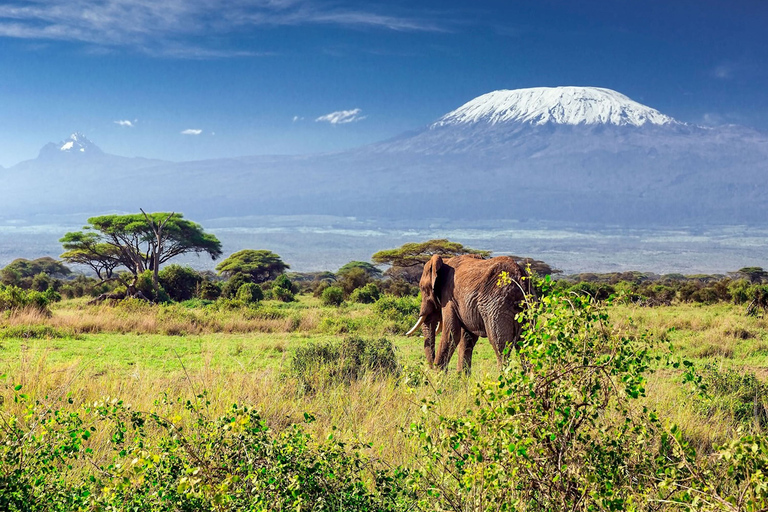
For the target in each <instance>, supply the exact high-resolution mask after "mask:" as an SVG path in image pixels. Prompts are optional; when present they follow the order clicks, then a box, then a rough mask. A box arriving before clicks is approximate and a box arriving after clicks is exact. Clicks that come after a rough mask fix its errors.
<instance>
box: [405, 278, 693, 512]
mask: <svg viewBox="0 0 768 512" xmlns="http://www.w3.org/2000/svg"><path fill="white" fill-rule="evenodd" d="M548 283H549V280H545V281H544V282H542V283H541V284H540V285H539V286H540V287H541V290H542V296H541V298H540V299H539V300H537V301H532V302H531V304H530V306H529V307H528V308H527V309H526V310H525V311H524V312H523V313H522V321H523V325H524V329H523V334H522V339H521V341H520V351H519V355H520V359H521V366H522V368H518V367H516V366H510V367H508V368H506V369H505V371H504V372H503V373H502V374H501V375H499V376H498V378H493V379H489V380H486V381H484V382H482V383H481V384H480V385H479V387H478V389H477V392H476V395H475V396H476V402H475V404H476V405H475V406H474V407H472V408H471V409H469V410H467V411H466V412H465V413H462V414H457V415H446V414H443V413H442V412H441V411H438V410H436V409H435V408H436V404H435V403H434V402H429V401H427V402H425V404H424V407H425V409H426V410H427V411H431V412H432V413H434V414H428V415H426V416H425V417H424V419H423V420H422V421H421V422H417V423H416V424H414V426H413V427H412V430H411V435H412V436H413V438H414V439H418V440H419V441H420V443H421V446H422V450H423V451H422V455H423V457H424V460H423V461H422V462H421V463H420V466H421V467H422V468H423V470H422V471H421V472H420V473H419V475H418V477H417V482H418V485H419V486H420V488H421V489H422V491H423V492H424V494H425V495H427V496H429V498H428V499H426V500H425V501H424V503H423V505H424V506H429V507H431V509H437V510H454V504H457V503H460V504H461V507H462V508H461V510H506V511H513V510H515V511H516V510H580V511H587V510H626V509H634V508H635V506H636V505H639V506H641V507H642V505H643V504H645V503H646V502H648V500H650V499H668V500H672V501H675V500H677V499H682V498H684V497H685V496H684V491H683V490H682V489H681V488H677V487H675V484H672V485H665V484H661V482H663V481H665V478H666V476H665V475H668V474H670V472H671V471H677V472H676V473H674V474H675V475H676V476H675V478H680V480H679V481H680V482H681V483H683V484H685V483H686V479H688V478H690V476H691V475H690V473H686V472H685V471H682V470H677V469H676V468H677V467H681V466H678V465H679V464H681V458H682V459H683V460H684V462H683V464H685V463H688V462H689V460H690V459H689V458H687V457H689V455H690V454H689V453H688V452H685V453H684V454H682V455H680V454H679V453H675V451H674V450H672V449H670V450H669V453H667V452H664V453H663V454H662V453H658V452H656V450H657V448H656V447H655V446H654V442H653V441H650V442H649V440H651V439H654V438H656V439H658V438H659V437H662V429H663V426H662V424H661V422H660V421H659V420H658V418H657V417H656V414H655V413H654V412H653V411H649V410H648V409H647V408H646V406H644V405H643V404H642V403H638V402H640V401H639V400H637V399H638V398H640V397H643V396H644V395H645V382H646V381H645V374H646V373H647V372H648V369H649V367H650V365H651V364H652V361H653V358H652V357H651V356H650V352H649V351H648V350H649V349H650V348H651V346H649V342H648V341H647V340H645V339H644V338H643V339H641V340H638V341H634V340H633V339H630V338H624V337H620V336H618V335H616V334H614V331H612V329H611V326H610V325H609V324H608V315H607V314H606V312H605V311H604V310H603V309H601V307H600V306H599V305H598V303H596V302H594V300H593V299H592V297H590V296H587V295H576V296H574V295H573V294H569V293H564V292H562V291H553V290H552V289H551V287H550V286H549V284H548ZM656 436H659V437H656ZM661 445H662V446H661V448H659V449H661V450H665V449H666V446H667V445H665V442H664V441H662V443H661ZM678 451H679V450H678ZM682 467H684V466H682ZM683 473H684V474H683ZM662 497H663V498H662Z"/></svg>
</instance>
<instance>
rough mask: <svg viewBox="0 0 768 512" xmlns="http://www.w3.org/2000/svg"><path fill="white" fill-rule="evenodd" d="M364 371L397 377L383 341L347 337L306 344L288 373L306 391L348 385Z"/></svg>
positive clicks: (395, 363) (396, 367)
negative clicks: (333, 385)
mask: <svg viewBox="0 0 768 512" xmlns="http://www.w3.org/2000/svg"><path fill="white" fill-rule="evenodd" d="M366 372H373V373H375V374H376V375H390V376H395V377H396V376H399V375H400V364H399V363H398V361H397V355H396V353H395V347H394V345H393V344H392V342H390V341H389V340H387V339H386V338H380V339H378V340H366V339H363V338H356V337H350V338H345V339H344V340H342V341H341V342H339V341H332V342H329V343H310V344H308V345H307V346H305V347H300V348H298V349H297V350H296V353H295V354H294V356H293V358H292V359H291V364H290V369H289V374H290V375H292V376H294V377H295V378H297V379H298V381H299V383H300V384H301V386H302V387H303V388H304V389H305V390H308V391H312V390H316V389H319V388H320V387H322V385H323V384H327V383H332V384H337V383H349V382H351V381H353V380H357V379H359V378H360V377H362V375H363V374H365V373H366Z"/></svg>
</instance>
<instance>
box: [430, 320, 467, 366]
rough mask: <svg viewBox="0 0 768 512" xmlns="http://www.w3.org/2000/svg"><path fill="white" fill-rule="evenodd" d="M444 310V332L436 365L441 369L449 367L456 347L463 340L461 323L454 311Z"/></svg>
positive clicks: (438, 349) (438, 348)
mask: <svg viewBox="0 0 768 512" xmlns="http://www.w3.org/2000/svg"><path fill="white" fill-rule="evenodd" d="M446 309H447V308H444V310H443V334H442V336H440V344H439V345H438V347H437V357H436V358H435V366H437V367H438V368H440V369H441V370H445V369H446V368H447V367H448V363H449V362H450V361H451V357H453V353H454V352H455V351H456V347H457V346H458V344H459V341H460V340H461V324H459V321H458V319H457V318H456V316H455V315H454V314H453V313H452V312H446V311H445V310H446Z"/></svg>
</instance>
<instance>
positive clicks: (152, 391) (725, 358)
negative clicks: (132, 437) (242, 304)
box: [0, 296, 768, 461]
mask: <svg viewBox="0 0 768 512" xmlns="http://www.w3.org/2000/svg"><path fill="white" fill-rule="evenodd" d="M298 299H299V300H298V301H297V302H293V303H280V302H274V301H265V302H264V303H262V304H260V305H259V306H258V307H256V308H231V309H216V308H215V307H212V306H206V307H203V308H188V307H185V306H184V305H172V306H150V305H144V304H123V305H120V306H117V307H112V306H86V305H85V304H84V302H83V301H81V300H73V301H64V302H63V303H60V304H57V305H56V307H55V308H54V309H53V312H52V313H53V314H52V315H51V316H50V317H48V316H45V315H40V314H38V313H34V312H26V313H19V314H16V315H6V316H5V317H4V318H0V333H5V334H4V335H2V336H0V375H3V374H5V375H6V378H5V379H4V380H2V381H0V395H2V396H4V397H5V399H6V404H7V403H9V402H8V400H9V399H10V398H11V397H12V394H13V390H12V384H22V385H23V386H24V389H25V392H27V393H28V394H29V395H30V396H33V397H39V398H43V397H46V396H48V397H53V396H64V395H67V394H70V395H71V396H74V397H76V398H77V399H78V400H80V401H88V400H96V399H99V398H100V397H103V396H119V397H121V398H123V399H124V400H126V401H128V402H131V403H133V404H136V406H137V407H141V408H142V409H143V410H151V409H152V407H153V405H152V404H153V401H154V400H155V399H157V398H158V397H159V396H162V395H163V394H164V393H165V394H168V395H169V396H175V397H194V395H196V394H198V393H199V392H201V391H202V390H204V389H205V390H208V391H209V392H210V393H211V396H212V397H213V398H214V404H213V407H214V409H215V412H217V413H218V412H221V411H224V410H226V408H227V407H229V406H231V404H232V403H234V402H239V403H247V404H250V405H253V406H255V407H257V408H258V409H259V410H261V411H263V412H264V416H265V418H266V419H267V420H268V421H269V422H272V423H273V424H275V425H281V424H284V423H285V422H286V421H287V418H292V419H294V420H296V419H299V418H301V415H302V414H303V412H305V411H306V412H311V413H313V414H316V415H317V417H318V421H317V422H316V424H314V425H313V427H312V428H313V429H315V430H316V431H317V432H318V433H320V434H322V435H326V434H327V433H329V432H331V431H332V429H333V428H334V427H337V428H338V429H339V432H341V433H342V434H345V435H350V436H352V437H355V436H359V437H361V438H364V439H366V440H369V441H372V442H373V444H374V447H373V448H372V450H373V451H374V452H375V453H377V454H380V455H382V454H383V455H384V456H385V458H386V459H387V460H390V461H398V460H405V459H407V458H408V457H410V456H411V454H412V453H413V448H412V447H408V445H407V443H406V442H405V440H403V439H402V438H401V436H400V434H399V429H400V428H403V427H407V426H408V425H409V424H410V423H411V422H412V421H413V419H414V418H415V417H417V416H418V415H419V413H420V412H419V411H420V400H421V399H422V398H435V396H436V395H435V390H436V389H442V390H444V391H443V392H441V393H440V394H439V395H437V398H438V401H439V402H440V403H442V404H443V406H444V407H445V408H446V410H453V411H461V410H463V408H465V407H466V406H468V404H470V403H471V401H472V390H473V389H474V388H475V385H476V384H475V383H477V382H480V381H482V380H483V379H486V378H492V377H493V375H494V374H495V372H496V371H497V368H496V359H495V356H494V353H493V351H492V349H491V347H490V345H489V343H488V341H487V340H485V339H481V340H480V341H479V342H478V345H477V347H476V349H475V354H474V358H473V374H472V376H471V377H470V378H469V379H466V378H463V377H461V376H458V375H457V374H456V372H455V371H454V366H451V367H450V370H449V371H448V372H447V373H446V374H440V373H439V372H435V371H434V370H429V369H426V368H425V367H424V353H423V341H422V339H421V338H419V337H412V338H406V337H404V336H402V333H403V332H404V330H405V329H406V328H407V327H408V326H409V324H410V323H412V322H413V321H415V317H407V316H402V315H400V316H397V315H396V314H395V315H394V316H393V315H389V316H387V315H386V314H384V313H379V312H377V310H376V307H375V306H374V305H362V304H345V305H343V306H342V307H340V308H336V307H323V306H322V305H321V304H320V300H319V299H316V298H313V297H310V296H299V297H298ZM610 316H611V318H612V320H613V322H614V327H615V329H618V330H619V331H622V332H624V333H625V334H627V335H631V336H639V335H640V334H641V333H642V332H644V331H647V332H648V333H649V335H650V336H653V337H656V338H657V339H668V340H670V341H671V342H672V345H673V346H674V347H675V350H676V353H677V355H679V356H681V357H685V358H687V359H690V360H692V361H694V362H696V363H697V364H698V365H701V366H703V365H707V364H708V365H714V366H715V367H718V368H721V369H722V370H723V371H725V370H726V369H734V370H735V371H738V372H741V373H754V374H755V375H756V376H757V377H758V378H760V379H762V380H765V379H766V376H768V321H766V320H765V319H760V318H751V317H747V316H746V315H745V314H744V308H743V307H740V306H732V305H725V304H718V305H712V306H700V305H687V304H682V305H676V306H670V307H657V308H640V307H630V306H614V307H613V308H611V310H610ZM29 332H34V333H37V334H35V335H33V336H29V335H25V334H24V333H29ZM46 333H48V335H46ZM350 335H354V336H357V337H364V338H369V339H378V338H381V337H385V338H387V339H389V340H390V341H392V343H393V344H394V346H395V347H396V351H397V356H398V359H399V360H400V362H401V363H402V364H403V365H404V366H406V367H407V368H408V370H407V371H406V372H404V375H406V376H407V375H409V372H411V373H412V372H414V371H416V372H424V375H425V376H426V380H427V381H428V385H426V386H422V387H420V388H418V389H417V391H416V392H414V391H407V390H406V387H405V386H403V385H401V384H402V378H401V379H395V378H391V377H390V378H385V379H376V378H373V377H372V378H369V379H362V380H361V381H359V382H355V383H353V384H351V385H349V386H346V385H337V386H330V387H329V388H328V389H325V390H324V391H323V392H322V393H320V394H318V395H315V396H302V394H301V392H300V390H299V389H298V388H297V386H296V382H295V379H294V380H292V379H290V378H286V377H285V374H286V370H287V368H288V367H289V365H290V360H291V357H292V356H293V354H294V353H295V352H296V350H297V349H299V348H301V347H306V346H307V345H308V344H309V343H325V342H329V341H333V340H338V339H341V338H344V337H345V336H350ZM512 357H513V361H516V357H515V356H512ZM455 360H456V359H455V356H454V361H453V362H454V364H455ZM648 388H649V398H648V401H649V403H650V404H651V405H652V406H654V407H655V408H657V409H659V410H660V411H661V412H663V413H664V414H665V416H666V417H669V418H670V419H672V420H673V421H675V422H676V423H678V424H680V425H681V426H682V427H683V429H684V430H685V431H686V433H687V434H688V435H689V437H690V438H691V439H692V440H694V442H695V445H696V446H698V447H702V448H704V449H707V448H709V447H711V446H712V445H713V443H716V442H723V441H725V440H727V439H729V438H730V437H731V436H733V435H734V432H735V431H736V429H737V428H739V427H741V428H744V424H743V422H741V423H740V422H738V421H736V420H735V419H734V418H733V417H732V415H729V414H728V413H727V411H725V412H724V411H720V410H713V409H710V410H709V411H705V410H704V409H702V408H701V407H699V405H698V404H697V402H696V399H694V398H692V397H691V395H690V393H689V391H688V388H687V387H684V386H682V385H681V384H680V372H679V371H677V370H670V369H668V368H662V369H660V370H659V371H658V372H656V373H655V374H654V375H652V376H651V379H650V382H649V386H648ZM750 428H751V427H750Z"/></svg>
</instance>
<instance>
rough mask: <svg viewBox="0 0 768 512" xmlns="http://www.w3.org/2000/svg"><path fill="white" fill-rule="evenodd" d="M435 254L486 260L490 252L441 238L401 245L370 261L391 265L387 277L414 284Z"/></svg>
mask: <svg viewBox="0 0 768 512" xmlns="http://www.w3.org/2000/svg"><path fill="white" fill-rule="evenodd" d="M435 254H439V255H441V256H446V257H452V256H460V255H462V254H476V255H478V256H480V257H481V258H488V257H489V256H490V255H491V251H481V250H477V249H470V248H469V247H464V246H463V245H462V244H460V243H458V242H451V241H450V240H446V239H444V238H442V239H437V240H428V241H426V242H420V243H416V242H411V243H407V244H403V245H402V246H400V247H398V248H397V249H387V250H385V251H379V252H377V253H376V254H374V255H373V256H372V257H371V259H372V260H373V262H374V263H378V264H389V265H391V267H390V268H389V269H387V271H386V272H385V274H386V275H388V276H389V277H391V278H393V279H398V280H403V281H406V282H409V283H411V284H416V283H418V282H419V279H420V278H421V271H422V268H423V267H424V264H425V263H426V262H428V261H429V260H430V258H432V256H433V255H435Z"/></svg>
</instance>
